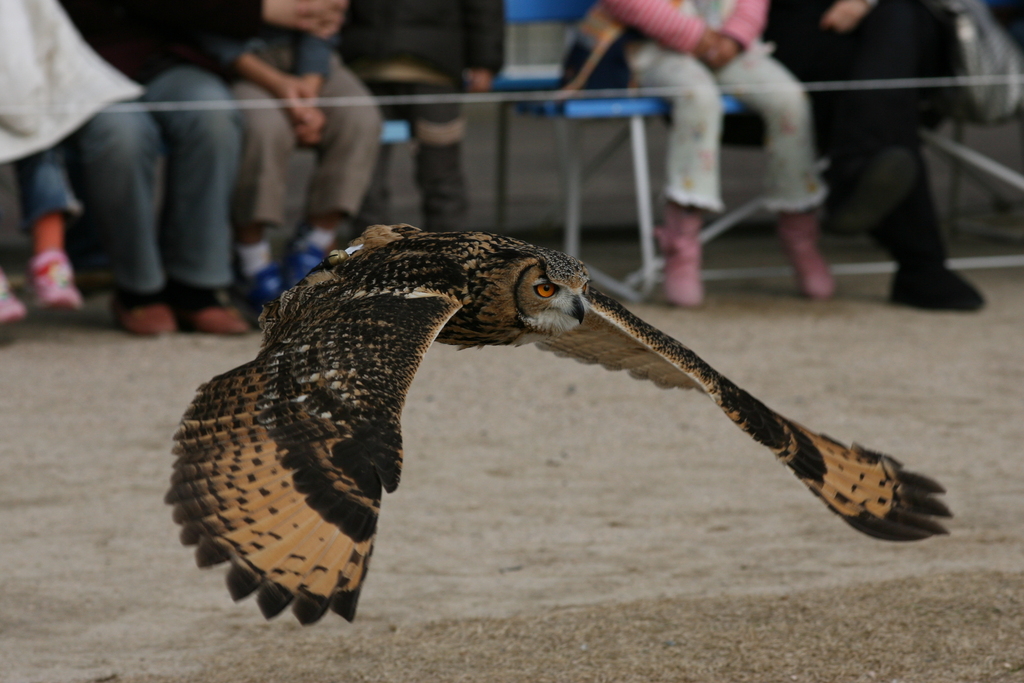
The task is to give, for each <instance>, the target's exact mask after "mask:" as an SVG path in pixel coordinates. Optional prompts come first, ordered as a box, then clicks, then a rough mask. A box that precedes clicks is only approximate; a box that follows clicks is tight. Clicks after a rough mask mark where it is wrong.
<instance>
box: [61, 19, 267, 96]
mask: <svg viewBox="0 0 1024 683" xmlns="http://www.w3.org/2000/svg"><path fill="white" fill-rule="evenodd" d="M61 4H62V5H64V9H65V10H67V13H68V16H70V17H71V21H72V22H74V24H75V26H76V27H77V28H78V31H79V32H80V33H81V34H82V37H83V38H84V39H85V41H86V42H87V43H89V45H90V46H92V48H93V49H94V50H96V52H98V53H99V54H100V56H101V57H103V58H104V59H106V60H107V61H108V62H110V63H111V64H112V65H113V66H114V67H116V68H117V69H119V70H120V71H121V72H123V73H124V74H125V75H126V76H128V77H129V78H134V79H135V80H137V81H140V82H145V81H148V80H149V79H151V78H152V77H153V76H155V75H156V74H157V73H159V72H160V71H161V70H162V69H164V68H166V67H167V66H170V65H172V64H175V63H181V62H193V63H197V64H200V65H202V66H206V67H209V68H212V69H216V68H217V64H216V62H215V61H214V60H213V59H211V58H209V57H206V56H205V55H204V54H203V53H202V51H201V50H200V49H199V48H198V46H197V45H196V44H195V41H194V40H193V39H192V34H193V32H195V31H211V32H216V33H223V34H225V35H229V36H232V37H236V38H248V37H250V36H254V35H256V34H257V33H258V32H259V30H260V26H261V23H260V22H261V20H262V17H261V13H262V5H263V3H262V0H61Z"/></svg>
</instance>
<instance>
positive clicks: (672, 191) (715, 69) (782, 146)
mask: <svg viewBox="0 0 1024 683" xmlns="http://www.w3.org/2000/svg"><path fill="white" fill-rule="evenodd" d="M725 4H726V3H720V2H710V3H704V2H677V1H675V0H601V3H600V4H599V5H598V6H597V8H596V10H592V12H593V11H598V12H601V11H603V12H604V13H606V15H607V16H609V17H611V19H612V20H614V21H615V22H618V23H619V24H621V25H623V26H628V27H631V28H633V29H635V30H637V31H639V33H640V34H642V36H643V38H644V40H642V41H641V42H640V43H639V45H632V46H630V49H629V50H627V55H628V57H629V59H628V61H629V65H630V67H631V69H632V72H633V74H634V76H635V78H636V80H637V82H638V83H639V84H640V85H641V86H645V87H665V86H675V87H679V88H681V89H682V92H681V93H680V94H678V95H675V96H673V97H672V103H673V106H672V130H671V133H670V136H669V148H668V159H667V164H668V184H667V187H666V188H665V195H666V197H667V200H668V201H667V203H666V206H665V214H664V226H663V227H661V228H659V229H658V231H657V237H658V242H659V245H660V247H661V251H662V253H663V255H664V257H665V296H666V298H667V299H668V300H669V302H671V303H673V304H675V305H677V306H698V305H700V304H701V303H702V301H703V298H704V290H703V285H702V283H701V276H700V267H701V245H700V240H699V234H700V230H701V228H702V226H703V212H705V211H721V210H722V208H723V207H722V198H721V189H720V178H719V165H718V164H719V146H720V136H721V125H722V103H721V92H720V90H719V87H718V86H719V85H724V86H742V85H744V84H750V83H757V84H766V85H769V86H770V87H767V88H764V89H755V88H752V89H750V90H749V91H742V90H741V91H740V92H737V93H736V94H735V96H736V99H738V100H740V101H741V102H743V103H744V104H745V105H747V106H749V107H750V108H751V109H753V110H754V111H756V112H757V113H758V114H760V115H761V116H762V118H763V119H764V121H765V126H766V130H767V132H766V136H765V137H766V140H765V150H766V152H767V153H768V157H769V160H768V165H767V169H768V170H767V175H766V178H765V185H766V188H767V195H768V200H767V203H766V205H767V207H768V208H769V209H770V210H773V211H776V212H777V213H778V216H779V218H778V229H777V232H778V236H779V239H780V240H781V242H782V246H783V249H784V250H785V252H786V255H787V256H788V258H789V260H790V262H791V263H792V265H793V267H794V269H795V271H796V276H797V282H798V284H799V287H800V290H801V292H802V293H803V294H804V295H805V296H807V297H809V298H812V299H828V298H830V297H831V296H832V294H833V292H834V290H835V282H834V280H833V279H832V275H831V273H830V272H829V268H828V264H827V263H826V262H825V259H824V258H823V257H822V255H821V253H820V252H819V251H818V248H817V242H818V236H819V230H818V218H817V209H818V206H819V205H820V204H821V203H822V202H823V201H824V199H825V195H826V192H827V188H826V186H825V184H824V183H823V182H822V181H821V179H820V178H819V176H818V172H817V170H816V168H815V158H814V156H815V155H814V129H813V121H812V118H811V111H810V105H809V101H808V99H807V97H806V95H805V94H804V92H803V89H802V88H801V87H800V84H799V83H798V82H797V80H796V79H795V78H794V77H793V76H792V75H791V74H790V73H789V72H788V71H787V70H786V69H785V68H784V67H783V66H782V65H781V64H779V63H778V62H777V61H775V60H774V59H773V58H772V57H771V56H770V54H769V50H768V49H766V48H765V46H764V45H762V44H761V43H760V42H759V40H758V37H759V36H760V34H761V30H762V28H763V26H764V18H765V15H766V13H767V0H736V2H735V3H734V5H733V6H732V7H731V8H728V9H726V8H725ZM600 24H601V22H599V23H597V24H595V25H597V26H600ZM587 25H588V24H587V21H586V20H585V21H584V24H583V25H582V27H581V28H582V30H584V31H586V29H587Z"/></svg>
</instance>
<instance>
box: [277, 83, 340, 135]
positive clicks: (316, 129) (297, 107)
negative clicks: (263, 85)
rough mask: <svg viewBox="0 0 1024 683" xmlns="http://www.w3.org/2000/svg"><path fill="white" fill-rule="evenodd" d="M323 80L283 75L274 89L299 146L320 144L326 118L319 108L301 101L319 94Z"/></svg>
mask: <svg viewBox="0 0 1024 683" xmlns="http://www.w3.org/2000/svg"><path fill="white" fill-rule="evenodd" d="M322 83H323V79H322V78H321V77H320V76H319V75H318V74H307V75H305V76H301V77H299V76H292V75H291V74H287V75H283V76H282V77H281V79H280V81H279V82H278V83H277V85H276V86H275V87H274V95H276V96H277V97H278V98H279V99H281V100H284V103H285V104H284V109H285V111H286V112H288V118H289V119H291V122H292V129H293V130H294V131H295V137H296V138H298V140H299V144H301V145H315V144H317V143H318V142H320V136H321V134H322V133H323V129H324V123H326V121H327V117H326V116H324V113H323V111H322V110H321V109H320V108H319V107H314V106H312V105H309V104H306V103H304V102H303V100H306V99H312V98H315V97H317V96H318V95H319V94H320V85H322Z"/></svg>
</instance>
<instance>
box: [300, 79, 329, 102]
mask: <svg viewBox="0 0 1024 683" xmlns="http://www.w3.org/2000/svg"><path fill="white" fill-rule="evenodd" d="M298 87H299V95H301V96H302V97H305V98H306V99H310V100H312V99H315V98H317V97H320V89H321V88H323V87H324V77H323V76H321V75H320V74H303V75H301V76H299V86H298Z"/></svg>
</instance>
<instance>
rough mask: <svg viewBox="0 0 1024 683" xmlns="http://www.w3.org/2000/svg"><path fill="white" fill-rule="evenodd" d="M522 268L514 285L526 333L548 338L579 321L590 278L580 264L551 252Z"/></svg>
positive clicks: (585, 311)
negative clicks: (527, 331)
mask: <svg viewBox="0 0 1024 683" xmlns="http://www.w3.org/2000/svg"><path fill="white" fill-rule="evenodd" d="M545 251H546V250H545ZM524 266H525V267H524V268H523V269H522V271H521V272H520V273H519V277H518V279H517V282H516V286H515V299H516V309H517V310H518V312H519V319H520V321H521V322H522V323H523V324H524V325H525V326H526V328H527V330H529V331H530V332H533V333H536V334H539V335H542V336H544V337H551V336H554V335H559V334H561V333H563V332H566V331H568V330H571V329H573V328H574V327H576V326H578V325H579V324H581V323H582V322H583V318H584V316H585V315H586V313H587V297H586V295H587V288H588V287H589V285H590V275H589V274H588V273H587V269H586V267H585V266H584V265H583V264H582V263H580V262H579V261H578V260H576V259H574V258H571V257H569V256H566V255H565V254H562V253H560V252H554V251H552V252H548V253H545V254H543V255H542V256H541V257H539V258H536V259H530V260H528V261H527V262H526V263H525V264H524ZM523 341H526V340H523Z"/></svg>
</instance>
